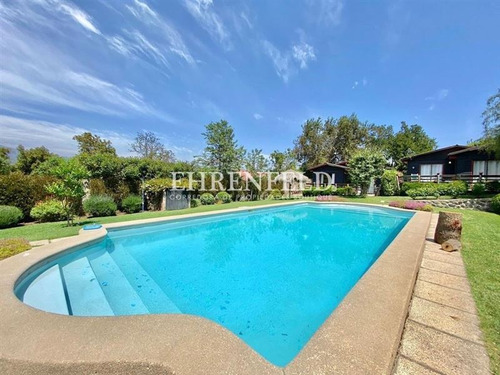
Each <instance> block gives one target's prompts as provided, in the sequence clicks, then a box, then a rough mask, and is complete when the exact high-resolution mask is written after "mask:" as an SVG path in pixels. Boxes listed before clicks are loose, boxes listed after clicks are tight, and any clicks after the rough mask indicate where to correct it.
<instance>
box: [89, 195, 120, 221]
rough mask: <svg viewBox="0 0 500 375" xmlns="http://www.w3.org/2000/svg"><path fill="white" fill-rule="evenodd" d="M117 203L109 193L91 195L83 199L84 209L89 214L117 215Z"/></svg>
mask: <svg viewBox="0 0 500 375" xmlns="http://www.w3.org/2000/svg"><path fill="white" fill-rule="evenodd" d="M116 208H117V207H116V203H115V201H114V200H113V198H111V197H110V196H107V195H91V196H90V197H88V198H87V199H86V200H84V201H83V210H84V211H85V213H86V214H87V215H89V216H113V215H116Z"/></svg>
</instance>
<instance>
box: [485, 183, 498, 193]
mask: <svg viewBox="0 0 500 375" xmlns="http://www.w3.org/2000/svg"><path fill="white" fill-rule="evenodd" d="M486 191H487V192H489V193H493V194H498V193H500V181H488V182H487V183H486Z"/></svg>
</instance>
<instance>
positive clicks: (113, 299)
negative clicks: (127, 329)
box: [87, 251, 149, 315]
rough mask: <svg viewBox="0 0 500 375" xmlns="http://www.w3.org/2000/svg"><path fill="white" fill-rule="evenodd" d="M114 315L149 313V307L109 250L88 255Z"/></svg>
mask: <svg viewBox="0 0 500 375" xmlns="http://www.w3.org/2000/svg"><path fill="white" fill-rule="evenodd" d="M87 258H88V260H89V262H90V265H91V267H92V270H93V271H94V274H95V275H96V277H97V280H98V281H99V285H100V286H101V288H102V291H103V292H104V295H105V296H106V299H107V300H108V303H109V305H110V306H111V309H113V312H114V315H136V314H149V311H148V309H147V308H146V306H145V305H144V303H143V302H142V300H141V297H139V295H137V293H136V292H135V289H134V288H133V287H132V285H130V283H129V282H128V280H127V278H126V277H125V275H124V274H123V272H122V271H121V269H120V267H119V266H118V265H117V264H116V263H115V261H114V260H113V258H112V257H111V255H110V254H109V253H108V252H107V251H100V252H98V253H95V254H89V255H88V256H87Z"/></svg>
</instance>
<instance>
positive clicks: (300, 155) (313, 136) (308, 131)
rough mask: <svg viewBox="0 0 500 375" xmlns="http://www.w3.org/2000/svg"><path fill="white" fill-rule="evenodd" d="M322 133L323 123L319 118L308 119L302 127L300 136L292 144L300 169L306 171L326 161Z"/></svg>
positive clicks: (323, 129)
mask: <svg viewBox="0 0 500 375" xmlns="http://www.w3.org/2000/svg"><path fill="white" fill-rule="evenodd" d="M324 131H325V125H324V122H323V120H321V118H319V117H318V118H317V119H309V120H307V121H306V122H305V123H304V124H303V125H302V134H301V135H300V136H298V137H297V139H296V140H295V142H294V144H295V148H294V152H295V154H296V155H297V160H298V161H299V163H301V164H302V168H304V169H307V168H310V167H312V166H314V165H316V164H320V163H323V162H325V161H326V160H327V157H326V153H325V137H324Z"/></svg>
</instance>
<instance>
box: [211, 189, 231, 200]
mask: <svg viewBox="0 0 500 375" xmlns="http://www.w3.org/2000/svg"><path fill="white" fill-rule="evenodd" d="M215 199H216V200H217V202H220V203H231V201H232V199H231V196H230V195H229V194H228V193H226V192H225V191H219V192H218V193H217V195H216V196H215Z"/></svg>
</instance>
